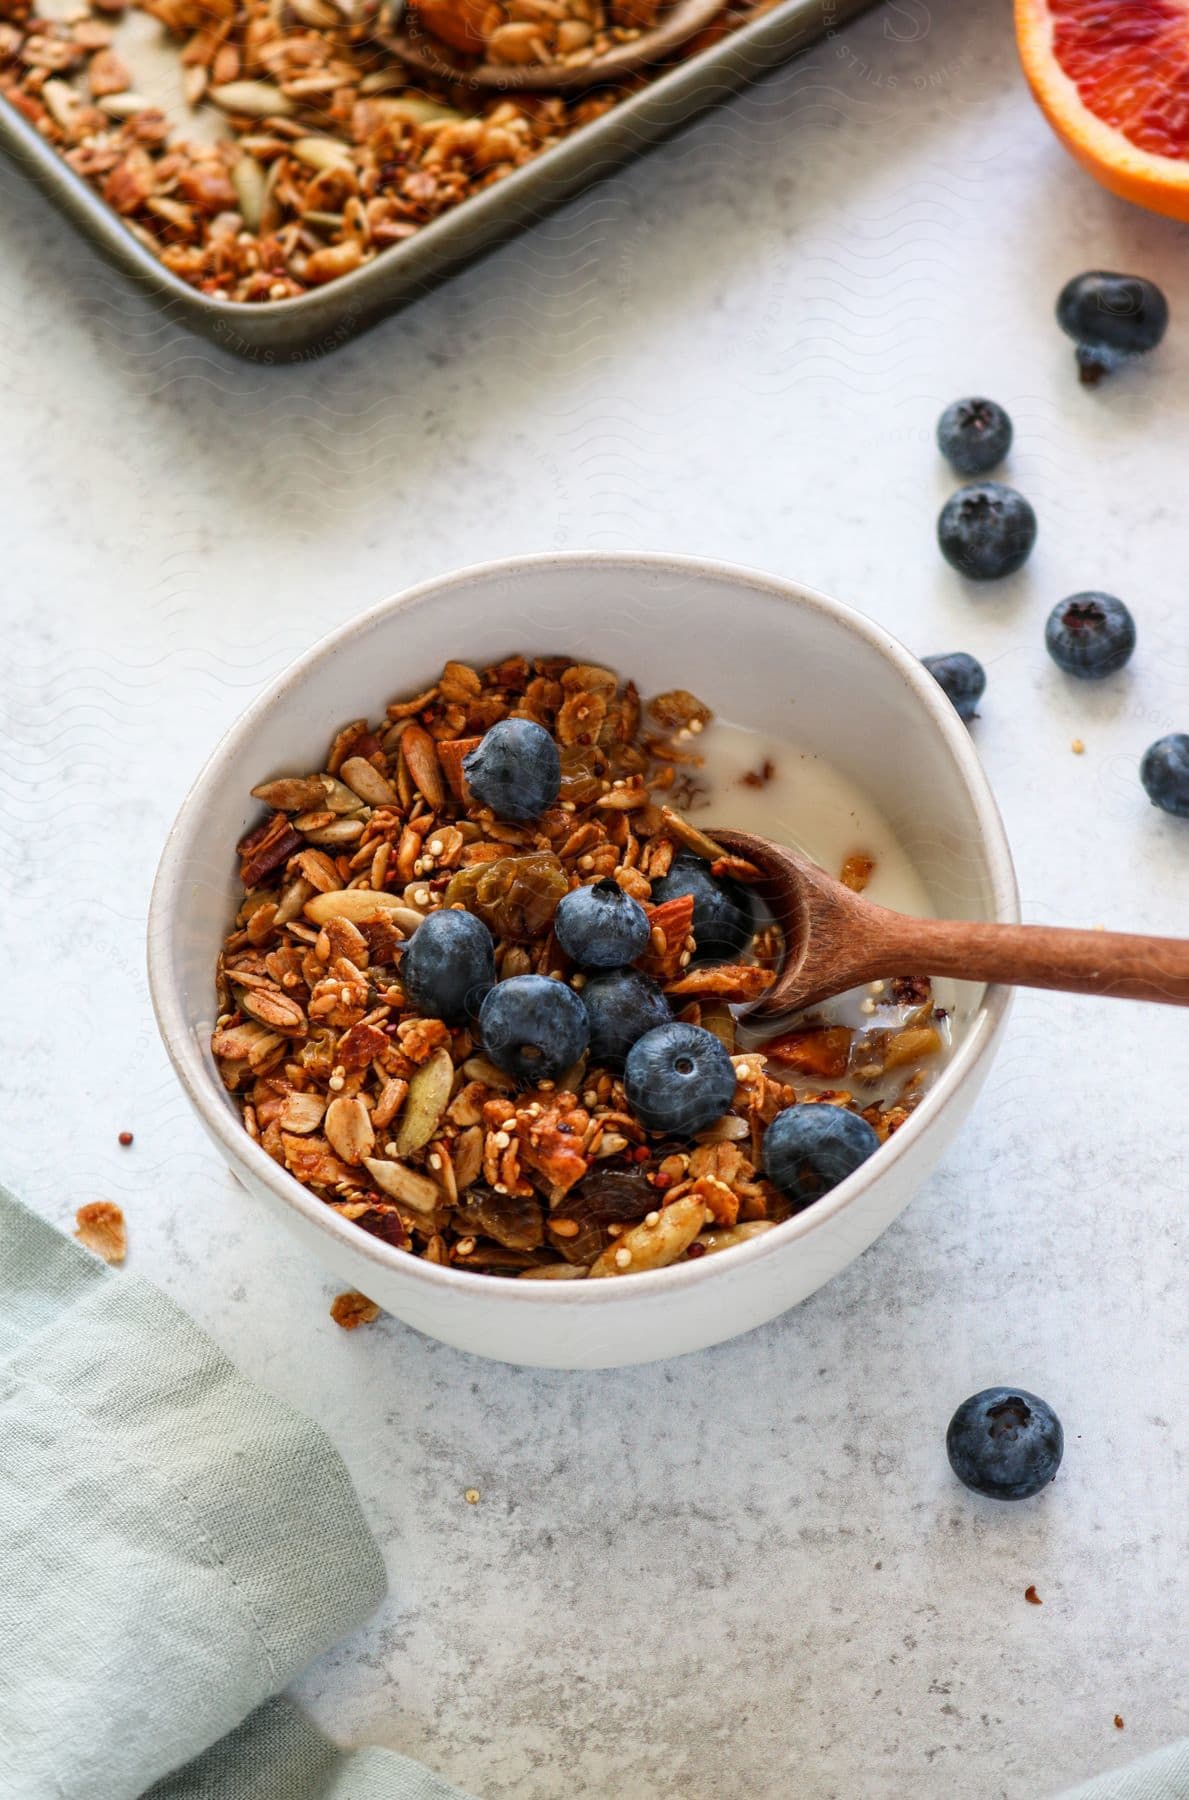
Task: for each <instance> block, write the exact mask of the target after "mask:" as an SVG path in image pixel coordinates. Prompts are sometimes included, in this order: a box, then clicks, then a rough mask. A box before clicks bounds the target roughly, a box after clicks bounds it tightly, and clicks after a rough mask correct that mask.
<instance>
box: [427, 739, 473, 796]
mask: <svg viewBox="0 0 1189 1800" xmlns="http://www.w3.org/2000/svg"><path fill="white" fill-rule="evenodd" d="M482 742H483V739H482V738H477V737H472V738H447V739H445V740H444V741H443V742H442V743H440V744H438V746H437V752H438V762H439V764H440V765H441V767H442V770H443V773H444V774H445V777H446V780H447V781H448V782H449V783H450V791H451V793H452V794H453V795H454V797H455V799H456V800H462V801H465V800H466V797H467V796H466V782H465V780H464V778H463V773H462V759H463V757H464V756H469V755H470V753H471V751H472V750H477V749H478V748H479V745H480V744H481V743H482Z"/></svg>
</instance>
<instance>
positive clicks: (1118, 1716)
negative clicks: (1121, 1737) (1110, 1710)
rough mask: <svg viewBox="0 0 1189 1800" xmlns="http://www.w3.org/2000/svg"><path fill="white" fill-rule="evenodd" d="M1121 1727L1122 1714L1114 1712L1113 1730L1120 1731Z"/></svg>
mask: <svg viewBox="0 0 1189 1800" xmlns="http://www.w3.org/2000/svg"><path fill="white" fill-rule="evenodd" d="M1122 1729H1123V1715H1122V1713H1116V1714H1115V1730H1116V1731H1122Z"/></svg>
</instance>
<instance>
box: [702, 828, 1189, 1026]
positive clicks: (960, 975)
mask: <svg viewBox="0 0 1189 1800" xmlns="http://www.w3.org/2000/svg"><path fill="white" fill-rule="evenodd" d="M707 835H708V836H709V837H711V838H713V840H714V841H715V843H717V844H721V845H722V846H723V848H724V850H729V851H731V852H732V853H733V854H734V855H736V856H743V857H746V858H747V860H748V862H751V863H754V864H755V866H756V868H757V869H759V870H761V872H762V877H763V879H762V880H761V881H760V882H759V883H757V886H758V888H759V890H760V892H761V893H762V894H763V895H764V898H765V899H766V900H767V902H768V904H769V906H770V907H771V908H772V913H773V916H774V917H775V919H776V921H777V923H778V924H779V925H780V926H781V928H782V930H783V932H784V936H785V956H784V963H783V965H782V967H781V970H780V973H779V975H778V976H777V978H776V980H775V982H774V983H773V985H772V986H771V987H770V988H769V989H768V991H767V993H766V994H764V996H763V997H762V999H760V1000H758V1001H757V1002H756V1004H755V1006H754V1007H753V1008H752V1009H751V1011H750V1013H749V1017H751V1018H771V1017H773V1016H774V1015H775V1014H777V1013H788V1012H792V1011H794V1010H795V1009H797V1008H799V1007H804V1006H814V1005H816V1004H817V1003H818V1002H819V1001H821V1000H828V999H830V998H831V996H832V995H834V994H841V993H844V992H845V990H846V989H847V988H852V987H857V986H858V985H859V983H860V982H864V981H874V980H876V979H877V978H879V977H881V976H887V975H951V976H953V977H954V978H955V979H956V980H958V981H1002V982H1007V983H1008V985H1009V986H1012V987H1038V988H1061V989H1063V990H1065V991H1066V992H1068V993H1071V994H1103V995H1112V996H1114V997H1115V998H1117V999H1121V1000H1159V1001H1162V1002H1164V1003H1165V1004H1166V1005H1169V1006H1189V940H1187V939H1184V938H1160V937H1141V936H1138V935H1132V934H1130V933H1125V932H1121V931H1070V930H1066V929H1065V928H1064V927H1062V926H1056V925H991V924H986V923H984V922H983V921H982V920H980V919H912V918H909V917H908V916H907V915H906V914H905V913H898V912H889V911H888V909H887V907H884V906H876V905H874V904H873V902H872V901H870V900H864V898H863V896H862V895H861V894H856V893H854V892H853V890H852V889H850V888H848V887H845V886H844V885H843V883H842V882H841V881H835V880H834V877H833V876H832V875H827V874H826V872H825V870H824V869H819V868H818V867H817V865H816V864H815V863H811V862H810V861H809V859H808V858H807V857H804V856H801V855H800V854H799V853H798V852H797V851H796V850H788V849H786V848H785V846H784V845H783V844H773V843H770V842H769V840H768V839H767V838H762V837H756V836H754V835H753V834H752V833H751V832H749V831H714V830H711V829H709V828H708V830H707Z"/></svg>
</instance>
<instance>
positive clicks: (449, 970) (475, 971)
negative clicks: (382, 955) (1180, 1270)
mask: <svg viewBox="0 0 1189 1800" xmlns="http://www.w3.org/2000/svg"><path fill="white" fill-rule="evenodd" d="M400 978H401V986H402V987H403V988H404V990H405V992H406V994H407V995H408V996H409V999H410V1000H411V1001H412V1002H413V1005H414V1006H416V1007H417V1008H418V1010H419V1011H421V1012H423V1013H426V1014H428V1016H429V1017H430V1018H431V1019H446V1020H447V1021H448V1022H449V1023H450V1024H452V1025H457V1024H459V1023H460V1022H461V1021H462V1020H463V1019H465V1018H466V1017H467V1016H468V1014H469V1015H471V1016H473V1015H474V1014H475V1013H477V1012H478V1010H479V1006H480V1003H481V1002H482V999H483V996H484V994H486V992H487V990H488V989H489V988H491V987H494V986H495V947H494V945H493V943H492V939H491V933H490V931H488V929H487V927H486V925H485V924H484V923H483V921H482V919H477V918H476V917H475V915H474V913H468V912H456V911H455V910H454V909H453V908H451V907H446V908H443V910H442V911H440V912H432V913H430V915H429V917H428V918H426V919H423V920H422V922H421V924H420V925H418V927H417V929H416V931H415V932H414V933H413V935H412V937H411V938H410V939H409V946H408V949H407V950H406V951H405V953H404V956H403V957H402V959H401V965H400Z"/></svg>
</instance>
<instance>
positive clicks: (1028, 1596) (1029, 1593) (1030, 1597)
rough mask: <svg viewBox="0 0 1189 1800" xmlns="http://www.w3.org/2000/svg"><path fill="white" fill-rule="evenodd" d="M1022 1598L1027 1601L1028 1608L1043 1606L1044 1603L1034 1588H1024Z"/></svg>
mask: <svg viewBox="0 0 1189 1800" xmlns="http://www.w3.org/2000/svg"><path fill="white" fill-rule="evenodd" d="M1024 1598H1025V1600H1027V1602H1028V1604H1029V1606H1043V1605H1044V1601H1043V1600H1042V1599H1041V1597H1040V1595H1039V1594H1038V1593H1037V1591H1036V1589H1035V1587H1026V1588H1025V1589H1024Z"/></svg>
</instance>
